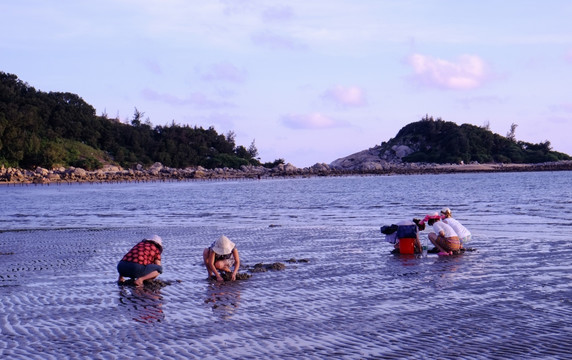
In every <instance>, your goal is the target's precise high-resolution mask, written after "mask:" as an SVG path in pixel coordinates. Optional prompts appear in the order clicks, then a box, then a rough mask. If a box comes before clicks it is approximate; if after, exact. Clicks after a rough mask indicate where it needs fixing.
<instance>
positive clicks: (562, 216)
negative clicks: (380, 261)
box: [0, 172, 572, 236]
mask: <svg viewBox="0 0 572 360" xmlns="http://www.w3.org/2000/svg"><path fill="white" fill-rule="evenodd" d="M571 195H572V173H571V172H528V173H496V174H451V175H409V176H364V177H325V178H324V177H320V178H295V179H274V180H247V181H192V182H148V183H115V184H72V185H54V184H52V185H49V186H47V185H25V186H22V185H17V186H6V185H4V186H0V202H1V203H2V210H1V212H0V230H3V231H6V230H23V229H64V228H126V227H140V226H157V227H161V226H173V225H177V226H181V225H183V226H187V225H188V226H192V225H196V224H201V225H215V226H232V227H235V226H238V227H241V226H244V227H252V226H267V225H269V224H275V225H292V226H313V225H319V226H344V227H361V228H363V229H364V230H365V229H370V228H377V227H379V226H380V225H383V224H386V223H391V222H395V221H399V220H402V219H410V218H413V217H423V216H425V215H426V214H428V213H431V212H435V211H439V210H440V209H441V208H442V207H449V208H451V210H452V212H453V216H454V217H456V218H458V219H459V220H461V222H462V223H463V224H464V225H465V226H468V227H469V228H472V229H473V232H477V233H482V232H484V233H486V234H490V233H493V232H501V233H503V232H510V233H515V232H516V233H528V234H531V235H532V234H534V233H543V232H542V231H539V230H540V228H539V227H540V226H542V227H544V226H546V227H548V228H545V230H548V229H549V231H548V232H549V233H552V234H553V235H554V236H559V235H560V234H565V233H566V231H565V230H569V226H570V222H571V217H572V216H571V211H572V207H571V206H570V201H571V199H572V196H571Z"/></svg>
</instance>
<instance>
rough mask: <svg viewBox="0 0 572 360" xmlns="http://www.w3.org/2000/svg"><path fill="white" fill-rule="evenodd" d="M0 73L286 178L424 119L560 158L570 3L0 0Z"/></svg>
mask: <svg viewBox="0 0 572 360" xmlns="http://www.w3.org/2000/svg"><path fill="white" fill-rule="evenodd" d="M0 14H1V19H2V21H0V71H4V72H7V73H12V74H15V75H17V76H18V77H19V78H20V79H21V80H23V81H25V82H27V83H28V84H30V85H31V86H34V87H35V88H36V89H38V90H42V91H46V92H49V91H67V92H72V93H75V94H78V95H79V96H81V97H82V98H83V99H84V100H85V101H86V102H88V103H89V104H91V105H93V106H94V107H95V108H96V110H97V113H98V114H102V113H104V112H105V113H107V114H108V116H109V117H112V118H115V117H119V118H120V119H121V120H122V121H124V122H127V121H128V120H129V119H130V118H131V117H132V115H133V112H134V108H135V107H136V108H137V109H138V110H139V111H142V112H144V113H145V117H148V118H149V120H150V121H151V122H152V123H153V125H166V124H170V123H171V122H172V121H175V122H176V123H178V124H189V125H198V126H202V127H205V128H207V127H209V126H213V127H214V128H215V129H216V130H217V131H218V132H219V133H223V134H226V133H227V132H228V131H231V130H232V131H234V132H235V133H236V140H237V143H238V144H241V145H244V146H246V147H248V146H249V145H250V143H251V142H252V141H253V140H255V143H256V146H257V148H258V150H259V153H260V157H261V160H262V161H273V160H275V159H277V158H283V159H285V160H286V162H290V163H292V164H294V165H295V166H298V167H305V166H311V165H313V164H315V163H317V162H325V163H330V162H332V161H333V160H335V159H337V158H339V157H343V156H346V155H350V154H352V153H354V152H357V151H361V150H364V149H367V148H369V147H372V146H374V145H376V144H379V143H381V142H382V141H386V140H389V139H390V138H392V137H394V136H395V135H396V133H397V132H398V131H399V129H401V128H402V127H403V126H405V125H406V124H408V123H411V122H414V121H418V120H420V119H421V118H422V117H423V116H424V115H425V114H429V115H430V116H433V117H441V118H442V119H444V120H447V121H453V122H455V123H457V124H463V123H470V124H474V125H477V126H481V125H484V124H485V123H488V124H490V128H491V130H492V131H494V132H496V133H499V134H501V135H505V134H506V133H507V132H508V131H509V129H510V125H511V124H512V123H516V124H518V127H517V129H516V137H517V139H518V140H523V141H528V142H535V143H536V142H540V141H545V140H549V141H550V142H551V144H552V147H553V149H554V150H556V151H561V152H565V153H568V154H571V155H572V141H571V140H570V137H571V135H570V134H571V133H572V95H571V94H572V89H571V85H570V84H572V21H570V19H572V1H568V0H545V1H536V0H535V1H527V0H503V1H489V0H483V1H458V0H449V1H447V0H441V1H438V0H399V1H398V0H394V1H384V0H362V1H360V0H356V1H342V0H328V1H324V0H317V1H307V0H290V1H259V0H98V1H93V0H91V1H84V0H53V1H51V0H18V1H12V0H0Z"/></svg>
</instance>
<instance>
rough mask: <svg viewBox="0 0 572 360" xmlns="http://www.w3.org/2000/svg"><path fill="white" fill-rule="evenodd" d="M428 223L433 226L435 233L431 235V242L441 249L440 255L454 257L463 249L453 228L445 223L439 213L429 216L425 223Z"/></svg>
mask: <svg viewBox="0 0 572 360" xmlns="http://www.w3.org/2000/svg"><path fill="white" fill-rule="evenodd" d="M425 221H427V224H429V226H433V230H434V231H435V232H432V233H429V240H430V241H431V243H433V245H435V246H436V247H437V248H438V249H439V255H453V252H457V251H459V250H460V249H461V241H460V240H459V237H458V236H457V233H456V232H455V230H453V228H452V227H451V226H449V225H447V224H445V223H444V222H443V221H441V216H440V215H439V214H438V213H434V214H431V215H427V216H426V217H425V219H423V222H425Z"/></svg>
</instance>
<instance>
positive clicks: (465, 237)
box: [441, 208, 471, 248]
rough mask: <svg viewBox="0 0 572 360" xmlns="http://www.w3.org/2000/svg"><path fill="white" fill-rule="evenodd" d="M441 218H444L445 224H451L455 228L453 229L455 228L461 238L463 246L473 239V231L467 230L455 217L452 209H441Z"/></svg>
mask: <svg viewBox="0 0 572 360" xmlns="http://www.w3.org/2000/svg"><path fill="white" fill-rule="evenodd" d="M441 219H443V222H444V223H445V224H447V225H449V226H450V227H452V228H453V230H455V232H456V233H457V236H458V237H459V239H460V240H461V248H462V247H463V244H465V243H467V242H469V241H471V232H470V231H469V230H467V228H466V227H464V226H463V225H462V224H461V223H460V222H459V221H457V220H456V219H453V216H452V215H451V210H450V209H449V208H443V210H441Z"/></svg>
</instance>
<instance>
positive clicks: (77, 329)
mask: <svg viewBox="0 0 572 360" xmlns="http://www.w3.org/2000/svg"><path fill="white" fill-rule="evenodd" d="M571 199H572V172H529V173H483V174H447V175H445V174H444V175H410V176H363V177H315V178H295V179H270V180H244V181H189V182H149V183H119V184H73V185H54V184H52V185H49V186H47V185H38V186H35V185H28V186H21V185H18V186H0V203H1V204H2V207H1V210H0V296H1V297H2V301H1V302H0V355H1V357H2V358H22V357H26V358H38V359H39V358H61V357H67V358H82V357H86V356H89V357H92V358H123V357H127V356H132V355H133V354H137V355H138V356H141V357H159V358H181V359H184V358H220V357H223V356H225V357H229V358H261V357H263V358H276V359H282V358H316V359H319V358H325V357H333V358H451V359H456V358H483V359H490V358H518V359H522V358H539V357H540V358H569V357H570V356H572V351H571V350H570V349H572V340H571V337H570V334H571V333H572V327H571V325H570V324H572V301H571V300H570V299H572V262H570V258H572V241H571V240H572V236H571V230H572V203H571ZM442 207H448V208H450V209H451V211H452V214H453V217H455V218H456V219H457V220H459V221H460V222H461V223H462V224H464V225H465V226H466V227H467V228H468V229H469V230H470V231H471V233H472V235H473V240H472V241H471V242H470V243H468V244H466V246H467V247H470V248H473V249H474V250H475V251H472V252H467V253H465V254H464V255H460V256H450V257H439V256H437V255H435V254H429V255H428V256H427V257H421V256H399V255H397V256H396V255H391V254H390V251H391V249H392V246H391V245H390V244H388V243H385V242H384V241H383V236H382V234H381V233H380V231H379V228H380V226H382V225H388V224H392V223H395V222H398V221H401V220H407V219H412V218H413V217H423V216H425V215H426V214H428V213H432V212H437V211H439V210H440V209H441V208H442ZM429 230H430V229H429V228H428V229H427V230H426V231H424V232H423V233H422V236H423V237H426V235H427V233H428V232H429ZM153 233H157V234H159V235H161V236H162V237H163V241H164V244H165V251H164V253H163V265H164V269H165V271H164V273H163V274H162V275H161V276H160V278H162V279H164V280H166V281H172V282H173V284H172V285H170V286H167V287H165V288H163V289H162V290H161V291H156V292H154V291H152V292H149V291H147V292H146V291H145V290H143V291H135V289H130V288H124V287H118V286H117V285H116V284H115V279H116V277H117V273H116V270H115V265H116V263H117V261H118V260H119V259H120V258H121V257H122V256H123V254H124V253H125V252H126V251H127V250H129V248H130V247H131V246H133V245H134V244H135V243H136V242H137V241H139V240H140V239H142V238H143V237H144V236H146V235H148V234H153ZM220 234H226V235H227V236H229V237H230V238H231V240H233V241H235V242H236V244H237V248H238V249H239V252H240V254H241V260H242V262H243V264H246V265H253V264H256V263H258V262H265V263H269V262H285V263H286V269H285V270H283V271H278V272H267V273H255V274H252V278H250V279H249V280H244V281H241V282H236V283H232V284H230V283H229V284H216V283H211V282H208V281H206V280H205V278H206V270H205V269H204V267H203V266H202V264H201V253H202V249H203V248H204V247H206V246H208V245H209V244H210V243H211V242H212V241H214V240H215V239H216V238H217V237H218V236H220ZM291 258H294V259H298V260H299V259H304V260H307V261H308V262H295V263H287V262H286V260H287V259H291Z"/></svg>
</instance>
